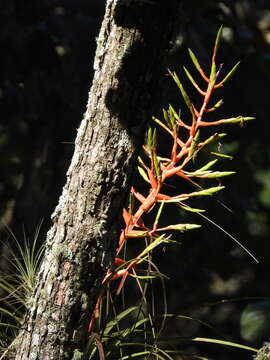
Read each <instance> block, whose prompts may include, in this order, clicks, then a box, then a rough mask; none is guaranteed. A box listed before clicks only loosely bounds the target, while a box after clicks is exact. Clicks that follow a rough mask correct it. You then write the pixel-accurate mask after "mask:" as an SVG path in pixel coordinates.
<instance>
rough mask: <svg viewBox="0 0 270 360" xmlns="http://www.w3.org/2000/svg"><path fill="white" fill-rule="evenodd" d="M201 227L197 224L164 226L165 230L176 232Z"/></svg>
mask: <svg viewBox="0 0 270 360" xmlns="http://www.w3.org/2000/svg"><path fill="white" fill-rule="evenodd" d="M200 227H201V225H197V224H175V225H168V226H166V229H167V230H178V231H187V230H193V229H198V228H200Z"/></svg>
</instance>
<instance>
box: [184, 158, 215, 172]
mask: <svg viewBox="0 0 270 360" xmlns="http://www.w3.org/2000/svg"><path fill="white" fill-rule="evenodd" d="M217 162H218V160H217V159H215V160H211V161H209V162H208V163H207V164H206V165H204V166H203V167H201V168H200V169H198V170H196V171H193V172H189V171H185V174H186V175H190V176H195V175H197V174H200V173H203V172H206V170H208V169H210V168H211V167H212V166H214V165H215V164H216V163H217Z"/></svg>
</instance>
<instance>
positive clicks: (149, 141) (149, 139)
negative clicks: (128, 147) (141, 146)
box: [147, 128, 153, 149]
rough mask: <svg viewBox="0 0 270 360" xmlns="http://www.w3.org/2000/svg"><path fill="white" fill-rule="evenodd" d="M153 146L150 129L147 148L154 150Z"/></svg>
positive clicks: (149, 130)
mask: <svg viewBox="0 0 270 360" xmlns="http://www.w3.org/2000/svg"><path fill="white" fill-rule="evenodd" d="M152 145H153V137H152V128H149V129H148V133H147V146H148V147H149V149H152Z"/></svg>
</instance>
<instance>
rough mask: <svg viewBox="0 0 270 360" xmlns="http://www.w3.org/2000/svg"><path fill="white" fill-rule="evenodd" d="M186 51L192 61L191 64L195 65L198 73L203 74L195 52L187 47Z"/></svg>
mask: <svg viewBox="0 0 270 360" xmlns="http://www.w3.org/2000/svg"><path fill="white" fill-rule="evenodd" d="M188 53H189V56H190V58H191V60H192V62H193V64H194V65H195V67H196V69H197V70H198V71H199V73H200V74H204V72H203V69H202V68H201V66H200V64H199V62H198V60H197V58H196V56H195V54H194V53H193V51H192V50H191V49H188Z"/></svg>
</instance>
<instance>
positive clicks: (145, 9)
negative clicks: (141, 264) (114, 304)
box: [16, 0, 179, 360]
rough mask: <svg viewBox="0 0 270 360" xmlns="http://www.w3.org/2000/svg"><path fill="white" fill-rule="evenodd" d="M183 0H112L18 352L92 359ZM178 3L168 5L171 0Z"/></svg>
mask: <svg viewBox="0 0 270 360" xmlns="http://www.w3.org/2000/svg"><path fill="white" fill-rule="evenodd" d="M178 3H179V2H178V1H172V0H170V1H167V2H166V1H164V0H107V7H106V13H105V17H104V20H103V24H102V27H101V31H100V35H99V38H98V47H97V51H96V57H95V64H94V69H95V76H94V80H93V84H92V88H91V91H90V93H89V101H88V106H87V111H86V114H85V116H84V119H83V120H82V123H81V125H80V127H79V129H78V133H77V138H76V143H75V151H74V155H73V159H72V162H71V165H70V168H69V170H68V172H67V182H66V185H65V187H64V189H63V193H62V195H61V197H60V199H59V204H58V206H57V207H56V209H55V211H54V213H53V215H52V220H53V225H52V227H51V229H50V231H49V232H48V235H47V243H46V252H45V257H44V260H43V263H42V265H41V270H40V273H39V276H38V281H37V287H36V290H35V292H34V294H32V297H31V298H30V300H29V310H28V312H27V314H26V317H25V323H24V324H23V326H22V329H21V331H20V333H19V336H18V337H17V342H16V343H17V345H16V347H17V353H16V359H17V360H22V359H31V360H38V359H39V360H41V359H44V360H49V359H50V360H54V359H55V360H56V359H57V360H59V359H68V360H70V359H84V358H85V354H84V349H85V345H86V340H87V337H88V334H87V327H88V323H89V318H90V316H91V313H92V311H93V308H94V306H95V303H96V300H97V296H98V293H99V290H100V285H101V281H102V278H103V276H104V273H105V272H106V270H107V268H108V267H109V265H110V264H111V262H112V260H113V257H114V252H115V248H116V245H117V241H118V237H119V233H120V229H121V213H122V207H123V205H124V202H125V199H126V195H127V193H128V191H129V188H130V183H131V175H132V170H133V168H134V165H135V163H136V158H137V154H138V150H139V149H140V147H141V144H142V142H143V138H144V131H145V124H146V121H147V120H148V119H149V118H150V117H151V106H150V102H151V97H152V94H153V93H155V92H156V91H157V85H158V82H157V79H158V74H160V63H161V60H162V57H163V56H164V53H165V49H166V46H167V45H168V40H169V35H170V30H171V25H172V23H173V17H174V16H175V14H176V13H177V11H176V10H177V7H178V6H179V5H178ZM168 4H169V5H168Z"/></svg>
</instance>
